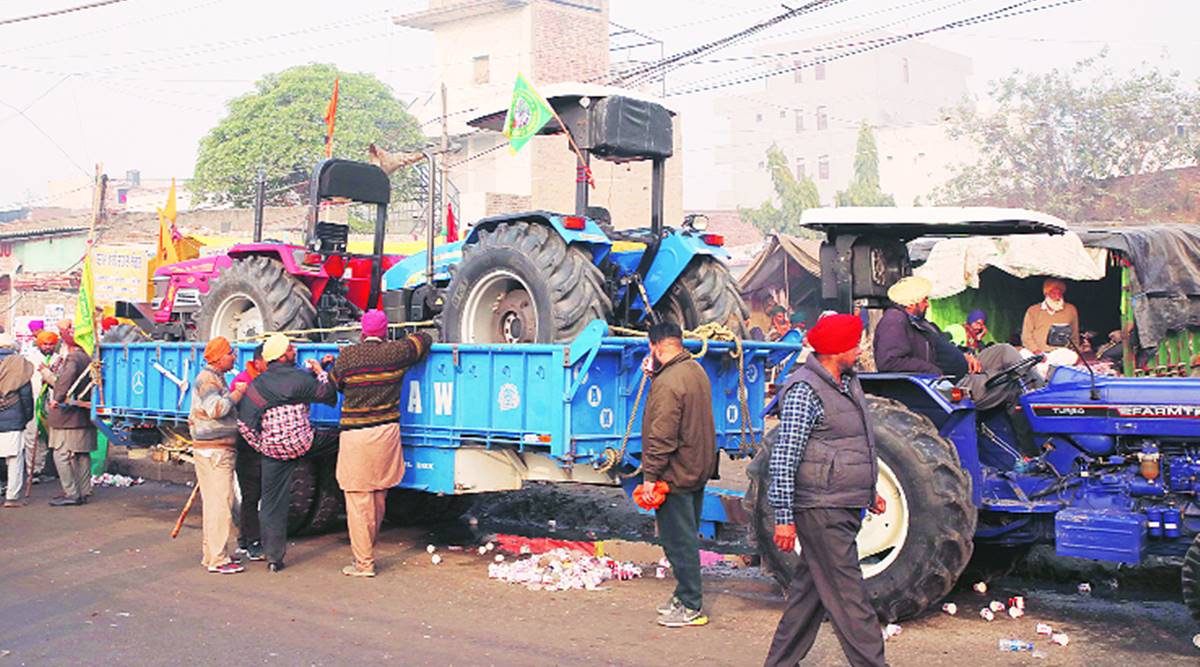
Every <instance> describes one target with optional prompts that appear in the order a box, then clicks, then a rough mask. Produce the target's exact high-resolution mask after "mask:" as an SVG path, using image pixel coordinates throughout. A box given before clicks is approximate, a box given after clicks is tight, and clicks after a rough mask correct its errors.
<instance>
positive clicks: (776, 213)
mask: <svg viewBox="0 0 1200 667" xmlns="http://www.w3.org/2000/svg"><path fill="white" fill-rule="evenodd" d="M767 169H769V170H770V172H771V183H772V184H773V185H774V186H775V197H774V199H775V200H777V201H778V202H779V207H778V208H776V206H775V203H774V202H772V201H771V200H767V201H764V202H763V203H762V205H761V206H759V207H758V208H756V209H754V208H739V209H738V213H739V214H740V216H741V218H742V220H745V221H746V222H749V223H750V224H752V225H754V226H755V227H756V228H758V230H759V231H762V232H763V233H766V234H776V233H779V234H794V235H798V236H808V235H810V233H809V232H808V230H806V229H804V228H803V227H801V226H800V214H801V213H803V212H804V209H807V208H814V207H816V206H820V198H819V196H818V195H817V185H816V184H815V183H813V181H812V179H811V178H809V177H808V175H807V174H804V175H801V176H800V177H799V178H797V177H796V176H795V175H794V174H793V173H792V170H791V169H790V168H788V160H787V156H786V155H784V153H783V150H782V149H780V148H779V147H778V146H775V145H774V144H772V145H771V147H770V148H768V149H767Z"/></svg>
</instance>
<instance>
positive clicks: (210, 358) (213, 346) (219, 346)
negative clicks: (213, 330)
mask: <svg viewBox="0 0 1200 667" xmlns="http://www.w3.org/2000/svg"><path fill="white" fill-rule="evenodd" d="M230 352H233V347H231V346H230V345H229V341H228V340H227V339H226V338H225V337H224V336H217V337H216V338H214V339H212V340H210V341H208V345H206V346H204V360H205V361H207V362H208V363H210V364H215V363H217V362H218V361H220V360H221V358H222V357H224V356H225V355H227V354H229V353H230Z"/></svg>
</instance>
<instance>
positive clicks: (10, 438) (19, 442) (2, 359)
mask: <svg viewBox="0 0 1200 667" xmlns="http://www.w3.org/2000/svg"><path fill="white" fill-rule="evenodd" d="M32 378H33V364H31V363H29V361H28V360H27V359H25V357H23V356H21V355H20V353H18V352H17V344H16V341H15V340H13V337H12V335H11V334H0V458H2V459H4V461H5V462H6V463H7V469H8V470H7V472H8V477H7V478H6V479H5V482H4V492H5V493H4V507H5V508H15V507H20V506H21V496H22V494H24V492H25V474H26V470H25V451H24V449H25V447H24V445H25V442H24V440H25V425H26V424H28V423H29V422H30V421H31V420H32V419H33V387H32V386H31V385H30V380H31V379H32Z"/></svg>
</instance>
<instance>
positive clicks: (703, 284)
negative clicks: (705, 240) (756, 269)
mask: <svg viewBox="0 0 1200 667" xmlns="http://www.w3.org/2000/svg"><path fill="white" fill-rule="evenodd" d="M656 311H657V312H658V314H659V316H660V317H662V318H664V319H666V320H669V321H672V322H675V323H676V324H678V325H679V326H680V327H681V328H683V329H695V328H696V327H699V326H700V325H702V324H710V323H713V322H716V323H718V324H724V325H725V326H727V327H729V328H730V329H731V330H732V331H733V332H734V333H736V334H738V335H739V336H745V333H746V332H745V325H744V322H745V321H746V318H747V317H749V316H750V313H749V311H748V310H747V309H746V303H745V302H744V301H742V295H741V294H740V293H739V292H738V286H737V281H736V280H734V278H733V275H732V274H731V273H729V268H728V267H726V266H725V265H724V264H723V263H722V262H721V261H720V260H719V259H717V258H716V257H697V258H696V259H694V260H693V261H692V263H691V264H689V265H688V267H687V269H685V270H684V272H683V273H682V274H680V276H679V278H678V279H677V280H676V281H675V284H674V285H673V286H672V287H671V289H670V290H668V291H667V293H666V294H665V295H663V298H662V299H661V300H660V301H659V303H658V308H656Z"/></svg>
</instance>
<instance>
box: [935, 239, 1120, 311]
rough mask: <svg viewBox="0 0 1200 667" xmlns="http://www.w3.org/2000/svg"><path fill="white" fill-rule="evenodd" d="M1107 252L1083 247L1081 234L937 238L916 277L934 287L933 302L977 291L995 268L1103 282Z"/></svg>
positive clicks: (1019, 273) (1018, 274) (1021, 274)
mask: <svg viewBox="0 0 1200 667" xmlns="http://www.w3.org/2000/svg"><path fill="white" fill-rule="evenodd" d="M1107 259H1108V252H1107V251H1106V250H1104V249H1103V248H1095V247H1092V248H1089V247H1085V246H1084V243H1083V241H1082V240H1081V239H1080V237H1079V236H1078V235H1077V234H1074V233H1071V232H1068V233H1066V234H1063V235H1061V236H1050V235H1043V234H1038V235H1032V236H974V237H965V238H948V239H940V240H938V241H937V242H936V243H935V244H934V245H933V247H932V248H931V249H930V250H929V255H928V257H927V258H926V259H925V263H924V264H923V265H921V266H920V267H918V268H917V269H916V270H915V271H914V273H916V274H917V275H919V276H922V277H924V278H928V279H929V280H930V281H931V282H932V283H933V293H932V294H931V295H930V296H932V297H933V298H934V299H944V298H946V297H951V296H954V295H955V294H958V293H960V292H962V291H964V290H966V289H967V288H973V289H977V288H978V287H979V274H980V273H982V272H983V270H984V269H986V268H988V267H995V268H997V269H1000V270H1001V271H1004V272H1005V273H1007V274H1009V275H1012V276H1016V277H1017V278H1028V277H1029V276H1054V277H1056V278H1064V279H1067V280H1100V279H1102V278H1104V275H1105V271H1106V268H1107Z"/></svg>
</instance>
